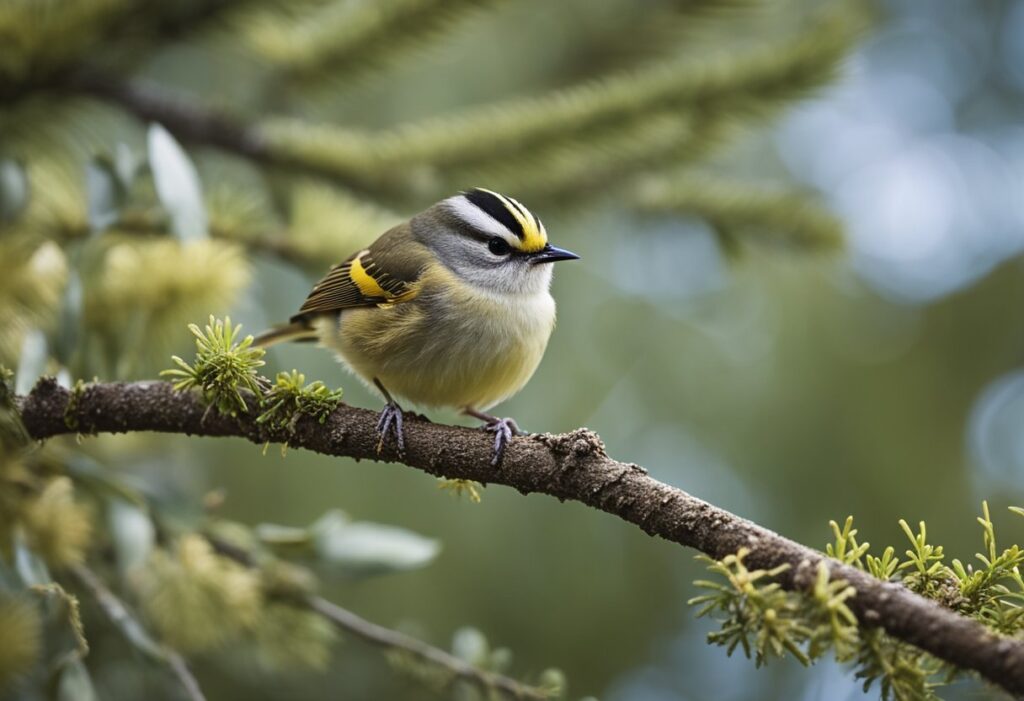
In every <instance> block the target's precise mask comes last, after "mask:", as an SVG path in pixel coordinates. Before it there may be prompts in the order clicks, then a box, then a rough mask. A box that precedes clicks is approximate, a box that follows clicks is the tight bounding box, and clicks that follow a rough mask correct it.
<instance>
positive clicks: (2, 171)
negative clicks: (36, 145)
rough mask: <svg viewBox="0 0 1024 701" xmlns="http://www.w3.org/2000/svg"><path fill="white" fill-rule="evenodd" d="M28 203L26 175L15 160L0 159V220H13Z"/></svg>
mask: <svg viewBox="0 0 1024 701" xmlns="http://www.w3.org/2000/svg"><path fill="white" fill-rule="evenodd" d="M27 204H28V176H27V175H25V169H24V168H22V167H21V165H20V164H19V163H18V162H17V161H13V160H11V159H9V158H7V159H4V160H2V161H0V221H2V222H9V221H13V220H14V219H15V218H16V217H17V216H18V215H19V214H21V212H22V210H24V209H25V206H26V205H27Z"/></svg>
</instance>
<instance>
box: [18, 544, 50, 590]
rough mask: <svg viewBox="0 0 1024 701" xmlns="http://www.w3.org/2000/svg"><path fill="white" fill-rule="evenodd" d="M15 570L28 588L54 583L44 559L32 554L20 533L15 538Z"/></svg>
mask: <svg viewBox="0 0 1024 701" xmlns="http://www.w3.org/2000/svg"><path fill="white" fill-rule="evenodd" d="M14 569H15V570H17V572H18V576H19V577H21V581H22V583H23V584H24V585H25V586H26V587H33V586H42V585H45V584H49V583H50V582H51V581H53V577H51V576H50V570H49V569H47V567H46V563H45V562H43V559H42V558H41V557H39V556H38V555H36V554H35V553H34V552H32V551H31V550H30V549H29V547H28V544H27V543H26V542H25V535H24V533H21V532H20V531H19V532H18V533H17V534H16V535H15V536H14Z"/></svg>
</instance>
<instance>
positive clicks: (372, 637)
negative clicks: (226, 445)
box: [203, 533, 552, 701]
mask: <svg viewBox="0 0 1024 701" xmlns="http://www.w3.org/2000/svg"><path fill="white" fill-rule="evenodd" d="M203 536H204V537H205V538H206V540H207V541H208V542H209V543H210V545H211V546H213V548H214V550H216V551H217V552H218V553H220V554H221V555H223V556H225V557H228V558H230V559H232V560H234V561H235V562H238V563H239V564H242V565H244V566H246V567H255V566H256V565H255V562H254V561H253V558H252V556H251V555H250V554H249V553H248V552H247V551H246V550H245V549H243V548H239V547H237V546H235V545H233V544H231V543H228V542H226V541H224V540H223V539H221V538H218V537H216V536H215V535H212V534H210V533H204V534H203ZM300 601H301V603H302V605H303V606H305V607H306V608H308V609H309V610H310V611H312V612H313V613H315V614H317V615H319V616H321V617H322V618H325V619H327V620H328V621H330V622H331V624H332V625H334V626H335V627H337V628H339V629H340V630H342V631H344V632H345V633H350V634H352V635H354V636H355V637H357V638H359V639H360V640H362V641H364V642H367V643H370V644H371V645H376V646H377V647H380V648H383V649H384V650H386V651H392V652H402V653H405V654H406V655H410V656H412V657H413V658H415V659H416V660H417V661H418V662H423V663H426V664H428V665H433V666H434V667H439V668H441V669H443V670H445V671H447V672H448V673H449V674H450V675H451V678H450V679H449V680H448V681H447V683H448V684H450V683H452V682H454V681H456V680H460V679H461V680H463V681H466V682H469V683H470V684H474V685H475V686H476V687H477V688H479V689H480V690H481V691H482V692H483V693H484V696H485V697H486V698H492V697H493V694H492V692H495V691H497V692H500V693H501V694H502V695H503V698H509V699H516V700H518V701H545V699H550V698H551V697H552V696H551V694H550V693H547V692H545V691H544V690H543V689H541V688H539V687H536V686H530V685H528V684H523V683H522V682H519V681H517V680H515V679H513V678H512V677H507V676H505V675H502V674H498V673H497V672H489V671H487V670H485V669H481V668H479V667H477V666H476V665H473V664H470V663H469V662H466V661H465V660H463V659H460V658H458V657H456V656H455V655H453V654H451V653H449V652H446V651H444V650H442V649H440V648H436V647H434V646H433V645H430V644H428V643H425V642H423V641H422V640H417V639H416V638H413V637H412V636H409V635H406V634H404V633H400V632H398V631H397V630H392V629H391V628H385V627H384V626H382V625H379V624H377V623H374V622H373V621H368V620H366V619H365V618H363V617H361V616H358V615H356V614H355V613H353V612H351V611H349V610H348V609H345V608H342V607H341V606H339V605H338V604H336V603H334V602H333V601H328V600H327V599H325V598H323V597H321V596H316V595H313V594H310V595H308V596H304V597H302V598H301V599H300ZM488 694H490V696H488Z"/></svg>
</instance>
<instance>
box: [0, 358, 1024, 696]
mask: <svg viewBox="0 0 1024 701" xmlns="http://www.w3.org/2000/svg"><path fill="white" fill-rule="evenodd" d="M251 401H252V406H251V407H250V412H249V413H248V415H243V416H239V417H231V416H225V415H221V414H218V413H217V412H215V411H209V412H208V411H207V407H206V406H205V405H204V403H203V401H202V400H201V398H200V397H199V396H198V395H196V394H192V393H184V392H175V391H174V390H173V389H172V388H171V385H170V384H168V383H164V382H137V383H98V384H92V385H87V386H85V387H84V388H82V389H80V390H76V391H75V392H71V391H69V390H67V389H64V388H62V387H60V386H59V385H58V384H57V383H56V381H55V380H53V379H52V378H44V379H42V380H40V381H39V383H38V384H37V385H36V387H35V388H34V389H33V390H32V392H31V393H29V395H27V396H25V397H19V398H18V399H17V404H18V408H19V410H20V412H21V414H22V419H23V421H24V424H25V427H26V428H27V429H28V432H29V434H30V435H31V436H32V437H33V438H35V439H38V440H42V439H45V438H49V437H51V436H57V435H62V434H72V433H86V434H88V433H123V432H129V431H159V432H163V433H183V434H186V435H196V436H238V437H241V438H246V439H248V440H250V441H252V442H254V443H257V444H261V445H262V444H264V443H266V442H268V441H269V442H287V443H288V444H289V445H290V446H292V447H298V448H305V449H308V450H312V451H314V452H317V453H322V454H325V455H336V456H347V457H352V458H356V459H369V460H380V459H387V460H394V461H397V462H401V463H404V464H405V465H408V466H410V467H414V468H417V469H420V470H423V471H425V472H428V473H430V474H432V475H437V476H444V477H449V478H460V479H469V480H476V481H478V482H483V483H489V482H490V483H495V484H504V485H507V486H510V487H514V488H515V489H517V490H519V491H520V492H521V493H523V494H528V493H531V492H539V493H543V494H548V495H551V496H553V497H556V498H558V499H561V500H565V499H573V500H576V501H579V502H582V503H584V504H587V505H588V506H591V507H594V508H596V509H600V510H602V511H606V512H608V513H610V514H614V515H616V516H618V517H620V518H622V519H623V520H625V521H628V522H630V523H633V524H636V525H637V526H639V527H640V528H642V529H643V530H644V531H645V532H646V533H648V534H650V535H657V536H660V537H662V538H665V539H667V540H670V541H673V542H675V543H679V544H681V545H685V546H688V547H692V548H696V549H697V550H700V551H702V552H704V553H706V554H708V555H710V556H711V557H714V558H722V557H724V556H726V555H729V554H731V553H735V552H736V551H737V550H739V548H740V547H745V548H747V549H748V550H749V555H748V556H747V558H746V562H747V564H748V566H749V567H750V568H751V569H755V568H764V569H770V568H773V567H776V566H778V565H782V564H786V565H789V568H788V569H787V570H786V571H785V572H783V573H782V574H781V575H779V582H780V583H781V585H782V586H783V587H785V588H787V589H791V590H803V591H806V590H808V589H809V588H810V587H811V586H812V585H813V583H814V579H815V574H816V571H817V567H818V563H819V562H822V561H825V562H826V563H827V565H828V568H829V570H830V573H831V576H832V578H834V579H842V580H845V581H846V582H848V583H849V584H850V585H852V586H853V587H854V588H855V589H856V591H857V594H856V596H855V597H854V598H853V599H852V600H850V601H849V602H848V603H849V606H850V609H851V610H852V611H853V612H854V613H855V614H856V616H857V618H858V619H859V620H860V622H861V623H862V624H864V625H867V626H880V627H882V628H883V629H885V631H886V632H887V633H889V634H890V635H892V636H893V637H896V638H899V639H900V640H903V641H906V642H908V643H911V644H913V645H916V646H917V647H919V648H921V649H922V650H925V651H927V652H929V653H931V654H933V655H935V656H936V657H938V658H940V659H943V660H945V661H947V662H950V663H952V664H953V665H956V666H957V667H961V668H964V669H972V670H975V671H977V672H978V673H980V674H981V675H982V676H983V677H985V678H986V679H988V680H989V681H991V682H993V683H995V684H998V685H999V686H1001V687H1003V688H1004V689H1006V690H1007V691H1008V692H1010V693H1011V694H1014V695H1017V696H1019V695H1024V642H1021V641H1017V640H1011V639H1007V638H1001V637H999V636H997V635H995V634H993V633H992V632H990V631H989V630H988V629H987V628H985V627H984V626H983V625H982V624H980V623H978V622H977V621H973V620H971V619H968V618H966V617H963V616H960V615H958V614H956V613H954V612H952V611H949V610H947V609H943V608H941V607H940V606H939V605H938V604H936V603H934V602H932V601H929V600H927V599H925V598H923V597H920V596H918V595H916V594H914V593H912V592H911V591H909V590H908V589H906V588H905V587H903V586H901V585H899V584H895V583H890V582H883V581H880V580H877V579H875V578H873V577H871V576H870V575H868V574H867V573H865V572H862V571H860V570H857V569H856V568H853V567H849V566H846V565H842V564H840V563H838V562H836V561H833V560H829V559H827V558H825V556H824V555H822V554H821V553H820V552H817V551H815V550H812V549H810V548H807V547H805V546H803V545H800V544H798V543H795V542H793V541H791V540H789V539H787V538H784V537H782V536H780V535H778V534H776V533H774V532H772V531H769V530H767V529H765V528H762V527H761V526H758V525H757V524H755V523H752V522H750V521H747V520H745V519H742V518H740V517H738V516H735V515H733V514H731V513H729V512H728V511H725V510H723V509H720V508H718V507H716V506H714V505H712V504H709V503H707V502H705V501H702V500H701V499H698V498H696V497H693V496H691V495H689V494H687V493H686V492H684V491H682V490H680V489H677V488H675V487H671V486H669V485H666V484H663V483H661V482H658V481H657V480H655V479H653V478H651V477H650V476H648V475H647V472H646V470H644V469H643V468H642V467H640V466H638V465H634V464H628V463H622V462H618V461H616V460H613V459H612V458H610V457H608V454H607V453H606V452H605V447H604V445H603V444H602V443H601V440H600V439H599V438H598V436H597V435H596V434H594V433H593V432H591V431H589V430H587V429H584V428H581V429H577V430H575V431H572V432H570V433H565V434H559V435H551V434H540V435H531V436H527V437H521V438H517V439H516V440H514V441H513V442H512V443H511V445H510V446H509V447H508V449H507V450H506V451H505V455H504V459H503V461H502V464H501V465H500V466H499V467H497V468H494V467H491V465H490V458H491V450H492V448H493V440H492V438H491V437H490V436H489V435H488V434H485V433H483V432H482V431H479V430H473V429H469V428H461V427H455V426H442V425H438V424H433V423H430V422H428V421H425V420H416V419H415V418H413V417H410V418H409V420H408V421H406V424H405V446H406V452H405V455H404V456H397V455H396V454H395V453H394V452H393V451H391V449H390V448H389V449H386V450H385V451H384V454H382V455H378V454H377V452H376V444H377V434H376V430H375V427H376V423H377V416H376V414H374V413H373V412H370V411H367V410H365V409H357V408H354V407H349V406H342V407H340V408H338V409H337V410H336V411H335V412H334V413H333V414H332V415H331V416H329V417H328V418H327V420H326V422H325V423H324V424H321V423H320V422H318V421H317V420H315V419H312V418H309V417H300V418H299V420H298V421H297V422H296V423H295V425H294V429H293V430H290V431H289V430H285V429H277V428H274V427H271V426H269V425H267V424H257V423H256V421H255V416H256V411H255V408H256V407H255V399H252V400H251Z"/></svg>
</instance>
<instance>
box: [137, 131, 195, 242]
mask: <svg viewBox="0 0 1024 701" xmlns="http://www.w3.org/2000/svg"><path fill="white" fill-rule="evenodd" d="M147 141H148V146H149V167H150V170H152V172H153V182H154V184H155V185H156V194H157V197H158V198H160V204H162V205H163V206H164V209H166V210H167V214H168V215H169V216H170V218H171V231H173V232H174V235H175V236H177V237H178V238H179V239H180V240H182V241H197V240H201V239H205V238H207V237H208V236H209V231H208V228H209V227H208V221H209V220H208V219H207V216H206V207H205V205H204V204H203V191H202V187H201V186H200V183H199V175H198V174H197V173H196V169H195V166H194V165H192V161H191V160H189V157H188V154H186V153H185V149H183V148H182V147H181V145H180V144H179V143H178V142H177V141H175V139H174V137H173V136H171V134H170V132H168V131H167V130H166V129H164V128H163V127H162V126H160V125H159V124H153V125H151V126H150V127H149V135H148V139H147Z"/></svg>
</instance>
